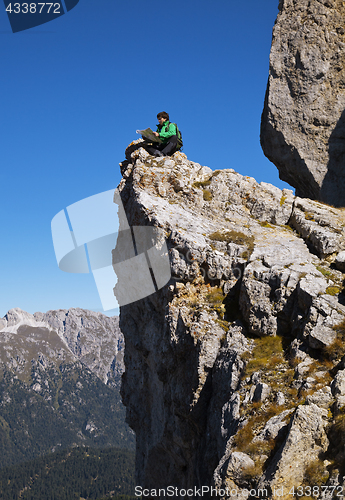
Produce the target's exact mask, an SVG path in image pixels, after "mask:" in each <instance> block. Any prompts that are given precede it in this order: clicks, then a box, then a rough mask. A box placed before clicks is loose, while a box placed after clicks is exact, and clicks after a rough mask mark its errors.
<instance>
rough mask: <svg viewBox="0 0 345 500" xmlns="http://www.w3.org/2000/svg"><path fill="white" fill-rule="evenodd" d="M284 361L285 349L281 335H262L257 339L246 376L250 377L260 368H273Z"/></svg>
mask: <svg viewBox="0 0 345 500" xmlns="http://www.w3.org/2000/svg"><path fill="white" fill-rule="evenodd" d="M242 359H243V356H242ZM282 361H284V351H283V344H282V338H281V337H279V336H276V337H261V338H259V339H256V340H255V347H254V349H253V352H252V359H250V360H249V361H248V364H247V366H246V369H245V373H244V377H248V376H250V375H251V374H252V373H254V372H256V371H258V370H263V369H266V370H267V369H272V368H274V367H275V366H276V365H277V364H279V363H281V362H282Z"/></svg>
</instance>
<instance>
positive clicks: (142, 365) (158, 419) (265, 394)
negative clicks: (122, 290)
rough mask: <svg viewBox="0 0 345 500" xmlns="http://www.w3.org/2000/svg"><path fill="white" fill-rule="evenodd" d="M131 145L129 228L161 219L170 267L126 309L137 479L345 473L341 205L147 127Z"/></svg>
mask: <svg viewBox="0 0 345 500" xmlns="http://www.w3.org/2000/svg"><path fill="white" fill-rule="evenodd" d="M126 154H127V159H126V161H124V162H123V163H122V164H121V170H122V174H123V179H122V181H121V183H120V185H119V193H120V196H121V200H122V202H123V205H124V209H125V213H126V217H127V220H124V221H122V222H121V221H120V229H121V224H123V226H122V228H123V229H125V228H127V221H128V223H129V225H131V226H140V225H141V226H152V227H155V228H160V230H163V231H164V232H165V235H166V243H167V248H168V251H169V258H170V263H171V270H172V277H171V279H170V281H169V283H167V285H166V286H164V287H163V288H161V289H160V290H158V291H157V292H156V293H154V294H152V295H150V296H148V297H146V298H144V299H141V300H138V301H136V302H134V303H132V304H128V305H125V306H122V307H121V310H120V328H121V331H122V332H123V334H124V336H125V343H126V350H125V366H126V371H125V373H124V375H123V382H122V389H121V392H122V398H123V402H124V404H125V405H126V407H127V421H128V423H129V424H130V426H131V427H132V429H133V430H134V431H135V433H136V440H137V445H136V446H137V451H136V474H137V484H139V485H142V486H143V487H145V488H149V489H152V490H155V489H157V488H167V487H168V486H169V485H173V486H174V487H176V488H178V489H181V488H182V489H188V488H189V489H190V488H192V489H193V488H202V487H203V486H204V487H205V488H211V487H213V488H217V489H218V492H220V496H221V497H224V498H226V497H227V495H226V494H225V493H224V492H225V491H226V488H228V490H229V491H230V490H231V491H232V494H231V497H233V498H241V499H243V498H248V497H249V496H251V498H252V497H253V496H255V495H254V493H253V490H256V491H257V489H262V490H265V491H266V494H265V495H263V496H267V497H269V498H275V497H278V496H279V497H281V498H291V495H290V496H289V491H290V490H291V488H292V487H295V488H296V487H297V486H301V487H302V488H304V487H305V486H307V485H308V484H312V483H311V481H313V482H314V483H313V484H323V485H325V484H326V485H327V484H331V483H327V482H326V481H327V480H328V477H329V478H330V479H329V481H333V483H332V484H338V485H339V484H342V474H343V473H344V471H343V470H342V469H341V467H342V466H340V465H339V464H341V463H342V460H343V445H340V444H339V443H338V444H337V446H338V447H337V449H336V450H335V448H334V433H335V432H336V429H337V428H338V427H336V426H339V425H341V424H342V422H343V420H342V419H343V413H342V410H341V403H342V399H341V398H342V397H343V396H342V394H343V392H344V391H343V379H342V372H343V369H344V362H343V363H342V362H341V360H342V356H343V355H344V354H345V350H344V348H343V343H344V342H343V335H344V327H345V323H344V319H345V307H344V303H345V300H344V299H345V297H344V294H343V291H342V290H343V280H344V276H343V274H342V272H341V271H340V270H338V269H337V268H336V264H335V261H336V256H337V255H338V254H339V253H340V252H341V250H342V249H343V248H344V241H345V240H344V238H345V230H344V222H345V219H344V216H345V214H344V212H343V211H342V210H340V209H335V208H331V207H328V206H326V205H324V204H322V203H319V202H316V201H311V200H309V199H301V198H299V197H295V196H293V194H292V192H291V191H289V190H283V191H281V190H279V189H278V188H276V187H274V186H272V185H270V184H267V183H261V184H258V183H257V182H256V181H255V180H254V179H253V178H251V177H244V176H242V175H239V174H238V173H236V172H235V171H234V170H232V169H226V170H216V171H212V170H211V169H210V168H208V167H203V166H201V165H199V164H197V163H193V162H191V161H188V159H187V158H186V156H185V155H183V154H182V153H175V154H174V155H173V156H172V157H171V158H154V157H152V156H149V155H148V154H147V153H146V151H145V150H144V149H142V148H140V141H136V143H133V144H132V145H131V146H130V147H129V148H128V149H127V153H126ZM159 244H160V243H157V245H158V246H159ZM117 287H126V282H122V283H121V280H120V281H119V283H118V285H117ZM116 289H117V288H116ZM116 289H115V290H116ZM339 370H340V371H339ZM337 373H338V375H337ZM333 379H334V380H335V381H334V382H332V381H333ZM341 440H342V438H341ZM342 442H343V441H342ZM332 447H333V448H332ZM333 452H334V453H333ZM332 453H333V455H332ZM330 455H331V456H332V460H334V461H333V462H331V461H330V460H328V458H329V456H330ZM292 465H293V466H292ZM320 471H321V472H320ZM281 488H283V490H284V494H283V495H281V492H282V490H281ZM250 490H252V493H250ZM179 491H180V490H179ZM204 491H205V495H204V496H205V497H206V498H208V496H207V490H204ZM277 491H279V492H278V493H277ZM320 491H321V487H320ZM222 493H223V494H222ZM235 493H236V495H235ZM154 495H155V492H154V491H153V496H154ZM180 496H181V498H182V496H183V494H182V493H181V495H180ZM197 496H198V495H197V494H195V498H196V497H197ZM211 496H212V495H211V494H209V497H210V498H211ZM259 496H260V495H259ZM177 497H178V496H177Z"/></svg>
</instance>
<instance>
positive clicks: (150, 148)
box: [141, 142, 160, 156]
mask: <svg viewBox="0 0 345 500" xmlns="http://www.w3.org/2000/svg"><path fill="white" fill-rule="evenodd" d="M159 146H160V144H158V142H157V143H153V144H142V146H141V147H143V148H144V149H146V151H147V152H148V154H149V155H152V156H157V154H158V153H159V149H158V147H159Z"/></svg>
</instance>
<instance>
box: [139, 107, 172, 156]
mask: <svg viewBox="0 0 345 500" xmlns="http://www.w3.org/2000/svg"><path fill="white" fill-rule="evenodd" d="M157 118H158V121H159V125H157V132H153V133H154V134H155V136H156V137H159V138H160V140H161V141H162V142H161V143H158V142H154V143H153V144H147V145H145V146H144V147H145V149H146V151H147V152H148V153H149V154H150V155H154V156H171V155H173V154H174V153H175V152H176V151H177V139H178V138H177V132H176V125H175V124H174V123H170V121H169V115H168V113H166V112H165V111H161V112H160V113H158V115H157Z"/></svg>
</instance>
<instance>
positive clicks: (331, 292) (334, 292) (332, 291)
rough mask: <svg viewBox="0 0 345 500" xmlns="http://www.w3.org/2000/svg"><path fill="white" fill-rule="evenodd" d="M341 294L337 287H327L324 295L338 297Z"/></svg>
mask: <svg viewBox="0 0 345 500" xmlns="http://www.w3.org/2000/svg"><path fill="white" fill-rule="evenodd" d="M340 292H341V289H340V288H339V287H338V286H328V287H327V288H326V293H327V294H328V295H332V296H334V295H338V294H339V293H340Z"/></svg>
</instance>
